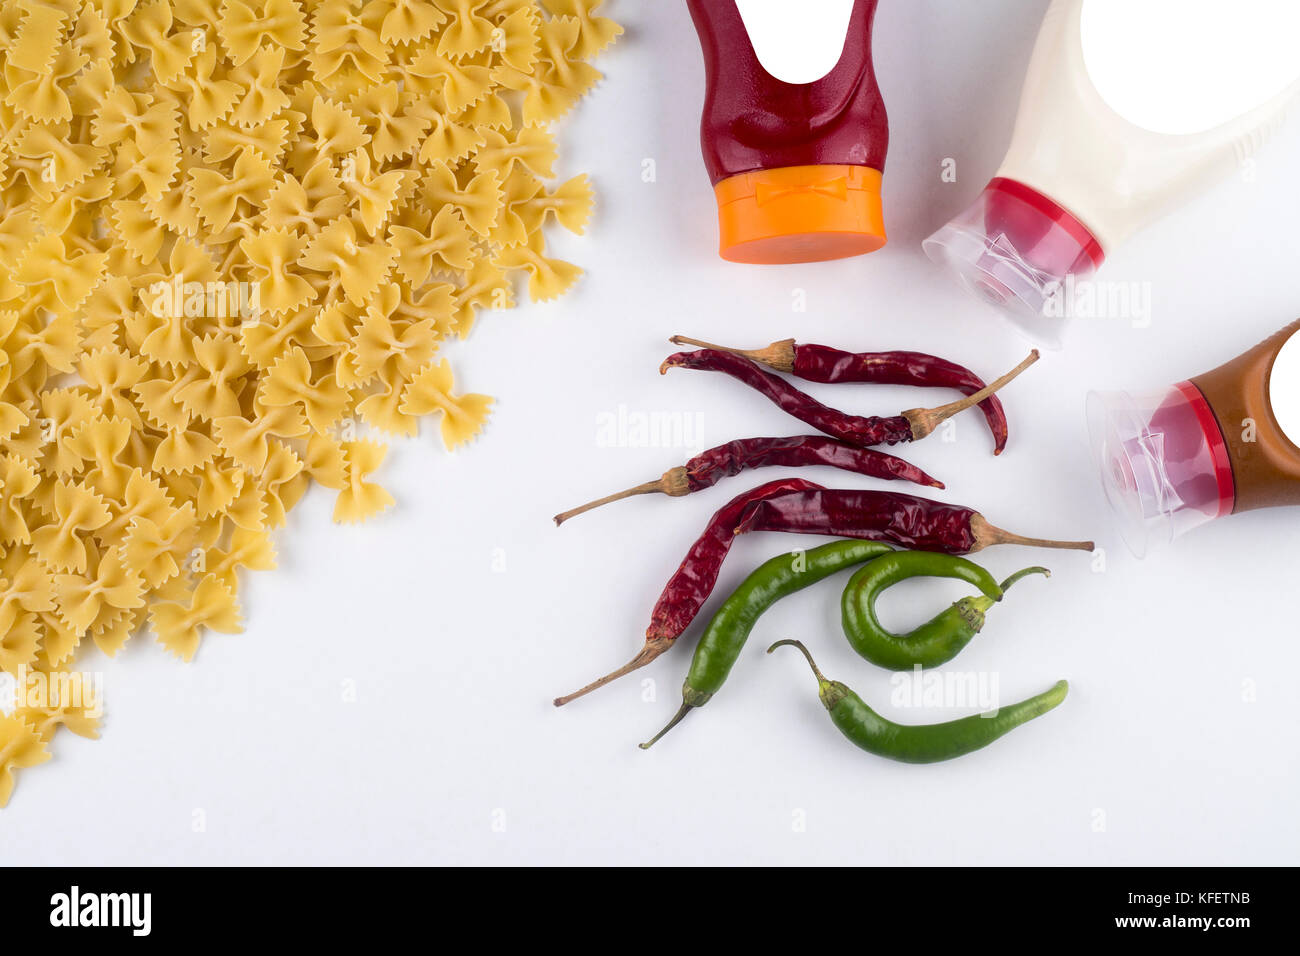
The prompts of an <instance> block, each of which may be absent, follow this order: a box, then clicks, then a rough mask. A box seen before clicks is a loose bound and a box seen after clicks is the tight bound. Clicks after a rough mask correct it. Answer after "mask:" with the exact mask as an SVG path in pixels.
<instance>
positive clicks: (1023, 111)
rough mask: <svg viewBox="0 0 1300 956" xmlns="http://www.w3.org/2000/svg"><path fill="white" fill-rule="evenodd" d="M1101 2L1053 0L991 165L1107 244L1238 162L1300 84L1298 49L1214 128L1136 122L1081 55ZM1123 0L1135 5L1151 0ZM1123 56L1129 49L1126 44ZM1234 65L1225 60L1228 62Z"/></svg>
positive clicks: (1157, 70)
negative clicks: (1010, 124) (1264, 92)
mask: <svg viewBox="0 0 1300 956" xmlns="http://www.w3.org/2000/svg"><path fill="white" fill-rule="evenodd" d="M1107 2H1112V0H1054V2H1053V3H1052V5H1051V7H1050V8H1049V10H1048V12H1047V14H1046V16H1045V17H1044V20H1043V26H1042V29H1041V30H1040V32H1039V37H1038V42H1037V44H1036V46H1035V48H1034V52H1033V55H1032V58H1031V60H1030V64H1029V70H1028V73H1027V75H1026V78H1025V86H1024V91H1023V93H1022V95H1021V103H1020V111H1019V114H1018V117H1017V120H1016V126H1015V131H1014V133H1013V134H1012V139H1011V145H1010V147H1009V148H1008V150H1007V155H1006V158H1005V159H1004V160H1003V162H1002V165H1001V167H1000V168H999V170H998V173H997V175H998V176H999V177H1005V178H1007V179H1013V180H1016V181H1018V182H1021V183H1024V184H1025V185H1027V186H1030V187H1032V188H1034V189H1036V190H1038V191H1040V192H1042V193H1043V194H1045V195H1046V196H1048V197H1050V198H1051V199H1053V200H1055V201H1056V202H1057V203H1059V204H1060V205H1061V206H1063V207H1064V208H1065V209H1067V210H1068V211H1069V212H1071V213H1072V214H1073V215H1075V216H1076V217H1077V218H1078V219H1079V220H1080V221H1081V222H1082V223H1083V224H1084V225H1086V226H1087V227H1088V229H1089V230H1090V231H1091V232H1092V233H1093V235H1094V236H1095V237H1096V238H1097V240H1098V242H1099V243H1100V244H1101V246H1102V248H1103V250H1105V251H1109V250H1111V249H1113V248H1114V247H1115V246H1117V245H1118V244H1120V243H1121V242H1123V241H1124V240H1125V239H1127V238H1128V237H1129V236H1130V235H1132V234H1133V233H1134V232H1136V231H1137V230H1139V229H1141V228H1142V227H1143V226H1145V225H1147V224H1148V223H1150V222H1151V221H1152V220H1154V219H1156V218H1158V217H1159V216H1160V215H1162V214H1163V213H1165V212H1167V211H1168V210H1169V209H1170V208H1171V207H1173V206H1175V205H1176V204H1177V203H1178V202H1179V201H1180V200H1182V199H1184V198H1186V197H1187V196H1189V195H1191V194H1193V193H1195V192H1197V191H1199V190H1201V189H1203V188H1206V187H1207V186H1209V185H1210V184H1212V183H1213V182H1214V181H1216V180H1219V179H1223V178H1225V177H1226V176H1229V175H1231V174H1232V173H1233V171H1234V170H1236V169H1238V168H1240V167H1241V165H1242V164H1243V163H1244V162H1245V161H1246V160H1247V159H1249V158H1250V157H1251V156H1253V155H1254V153H1255V152H1256V151H1257V150H1258V149H1259V148H1260V146H1261V145H1262V144H1263V143H1264V141H1265V140H1266V139H1267V138H1268V136H1269V135H1270V134H1271V133H1272V132H1274V131H1275V130H1276V129H1277V128H1278V126H1280V125H1281V123H1282V121H1283V119H1284V118H1285V116H1286V113H1287V111H1288V108H1289V107H1290V106H1291V105H1292V104H1294V102H1295V101H1296V99H1297V95H1298V94H1300V57H1295V59H1294V61H1293V62H1294V63H1295V78H1294V79H1293V80H1292V81H1291V82H1290V84H1289V85H1287V86H1286V87H1285V88H1283V89H1282V90H1281V91H1280V92H1277V93H1274V94H1273V95H1271V96H1270V97H1268V98H1267V99H1266V100H1265V101H1264V102H1262V103H1257V104H1252V105H1251V107H1250V108H1249V109H1248V110H1247V111H1246V112H1244V113H1241V114H1240V115H1238V116H1236V117H1235V118H1233V119H1231V120H1229V121H1227V122H1224V123H1222V124H1220V125H1218V126H1216V127H1215V128H1213V129H1209V130H1206V131H1204V132H1195V133H1185V134H1180V135H1171V134H1169V133H1164V132H1157V131H1153V130H1151V129H1148V128H1144V127H1143V126H1139V125H1136V124H1135V123H1133V122H1130V121H1129V120H1128V119H1126V118H1125V117H1124V116H1121V115H1120V114H1119V113H1118V112H1116V110H1115V109H1114V108H1113V107H1112V105H1111V104H1110V103H1108V102H1107V100H1106V99H1105V98H1104V97H1103V95H1102V94H1101V92H1100V91H1099V90H1098V88H1097V85H1096V84H1095V83H1094V80H1093V75H1092V73H1090V71H1089V66H1088V63H1087V62H1086V56H1085V49H1084V37H1083V18H1084V15H1085V7H1086V6H1087V5H1088V4H1090V3H1107ZM1123 2H1125V3H1127V4H1129V5H1134V6H1136V5H1141V4H1143V3H1150V2H1152V0H1123ZM1277 2H1284V0H1277ZM1290 2H1293V0H1290ZM1161 5H1163V6H1167V7H1171V9H1172V8H1178V7H1183V8H1184V9H1183V15H1185V16H1190V15H1193V13H1192V11H1190V10H1187V9H1185V7H1186V4H1171V3H1169V2H1167V0H1162V2H1161ZM1218 15H1219V16H1221V17H1224V18H1231V17H1232V16H1234V8H1233V6H1232V5H1219V11H1218ZM1292 36H1295V34H1292ZM1105 39H1106V38H1105V37H1099V38H1097V40H1098V42H1104V41H1105ZM1236 52H1237V53H1238V55H1240V54H1241V53H1242V52H1243V51H1236ZM1227 53H1228V51H1224V50H1220V51H1218V54H1217V55H1227ZM1100 55H1101V56H1103V57H1104V56H1106V55H1107V53H1106V51H1102V52H1101V53H1100ZM1110 55H1111V56H1115V55H1125V54H1121V53H1111V54H1110ZM1189 55H1191V51H1189ZM1293 55H1294V54H1293ZM1127 56H1128V58H1129V59H1130V60H1131V59H1132V54H1131V53H1128V54H1127ZM1139 66H1140V65H1139ZM1216 66H1217V64H1216V63H1215V62H1214V61H1213V59H1211V61H1210V62H1207V63H1206V64H1205V68H1206V69H1207V70H1211V71H1214V72H1218V69H1216ZM1146 68H1147V70H1148V74H1147V76H1146V82H1147V83H1149V84H1155V83H1162V84H1165V85H1168V84H1169V83H1171V82H1176V80H1172V79H1171V78H1170V76H1169V75H1168V71H1167V69H1166V65H1165V64H1162V63H1158V62H1150V63H1147V64H1146ZM1231 70H1232V67H1231V66H1227V67H1226V69H1224V72H1225V73H1228V74H1230V73H1231ZM1177 92H1178V91H1177V90H1176V89H1175V90H1172V91H1170V93H1171V95H1177ZM1245 95H1247V96H1248V95H1249V93H1246V94H1245Z"/></svg>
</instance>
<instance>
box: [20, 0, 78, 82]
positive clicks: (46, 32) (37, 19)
mask: <svg viewBox="0 0 1300 956" xmlns="http://www.w3.org/2000/svg"><path fill="white" fill-rule="evenodd" d="M17 6H18V7H19V8H20V9H21V10H22V19H21V20H20V21H19V23H18V32H17V34H16V35H15V36H14V38H13V46H12V47H11V48H10V49H8V50H7V51H5V53H6V55H5V64H6V65H7V66H9V67H12V68H14V69H18V70H23V71H25V72H27V73H48V72H49V71H50V70H51V69H52V67H53V66H54V58H55V56H56V55H57V54H58V52H59V44H60V43H61V42H62V40H63V30H64V26H65V24H66V21H67V18H68V14H67V11H66V10H64V9H63V8H61V7H60V6H59V5H58V4H54V3H41V2H39V0H23V2H21V3H19V4H17Z"/></svg>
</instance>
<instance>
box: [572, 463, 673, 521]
mask: <svg viewBox="0 0 1300 956" xmlns="http://www.w3.org/2000/svg"><path fill="white" fill-rule="evenodd" d="M690 490H691V489H690V486H689V485H688V484H687V483H686V469H685V468H681V467H677V468H670V469H669V470H668V471H665V472H664V473H663V474H662V475H661V476H659V477H658V478H656V479H655V480H654V481H647V482H645V483H644V484H641V485H637V486H636V487H635V488H628V489H627V490H626V491H620V492H618V493H617V494H613V495H606V496H605V497H604V498H597V499H596V500H595V501H589V502H587V503H586V504H585V505H582V506H581V507H579V508H573V509H572V510H570V511H565V512H562V513H561V514H558V515H556V516H555V523H556V525H557V526H558V525H562V524H564V522H566V521H568V520H569V519H570V518H576V517H577V516H578V515H580V514H584V513H586V512H588V511H592V510H593V509H595V508H599V507H601V506H602V505H607V504H610V503H611V502H614V501H622V500H623V499H624V498H631V497H633V496H635V495H649V494H655V493H658V494H664V495H671V496H672V497H674V498H680V497H681V496H682V495H686V494H690Z"/></svg>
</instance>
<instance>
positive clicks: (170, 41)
mask: <svg viewBox="0 0 1300 956" xmlns="http://www.w3.org/2000/svg"><path fill="white" fill-rule="evenodd" d="M117 28H118V31H119V32H120V34H121V35H122V37H124V38H125V39H126V40H127V41H128V42H130V43H132V44H134V45H135V46H137V47H140V48H141V49H142V50H144V51H145V52H147V53H148V55H149V65H150V67H151V69H152V70H153V73H154V76H155V77H156V78H157V80H158V82H159V83H161V84H163V85H164V86H166V85H168V84H169V83H171V82H172V81H173V80H175V79H176V77H178V76H179V75H180V74H181V73H182V72H184V70H185V68H186V67H187V66H189V64H190V60H191V58H193V56H194V53H195V50H194V41H193V38H192V37H191V36H190V35H189V34H188V33H175V34H173V33H172V5H171V4H170V3H169V2H167V0H153V2H151V3H141V4H137V5H136V8H135V9H134V10H133V11H132V12H131V15H130V16H129V17H128V18H127V19H126V20H125V21H123V22H122V23H119V24H118V25H117Z"/></svg>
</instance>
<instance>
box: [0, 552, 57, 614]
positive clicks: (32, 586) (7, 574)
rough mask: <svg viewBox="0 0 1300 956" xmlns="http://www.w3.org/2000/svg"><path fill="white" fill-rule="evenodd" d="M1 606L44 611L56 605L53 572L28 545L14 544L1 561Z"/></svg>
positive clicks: (25, 610) (30, 611)
mask: <svg viewBox="0 0 1300 956" xmlns="http://www.w3.org/2000/svg"><path fill="white" fill-rule="evenodd" d="M0 608H8V609H11V610H14V609H16V610H18V611H23V612H27V613H29V614H45V613H47V612H52V611H54V610H55V609H56V608H57V604H56V602H55V597H54V574H53V572H52V571H50V570H49V569H48V568H45V567H43V566H42V565H41V563H40V562H39V561H36V560H34V559H33V557H32V554H31V552H30V551H28V550H27V549H25V548H14V549H12V550H11V551H10V552H9V553H8V554H6V555H5V560H4V562H3V564H0Z"/></svg>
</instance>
